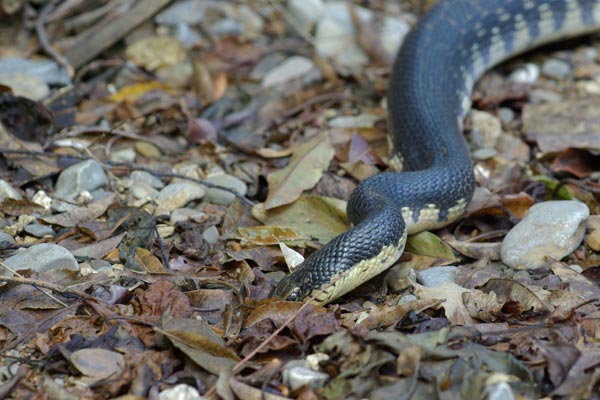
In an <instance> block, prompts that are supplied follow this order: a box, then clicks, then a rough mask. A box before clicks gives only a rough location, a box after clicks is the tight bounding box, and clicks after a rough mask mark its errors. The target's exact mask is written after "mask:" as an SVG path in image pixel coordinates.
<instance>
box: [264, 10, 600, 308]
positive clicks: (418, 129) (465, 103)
mask: <svg viewBox="0 0 600 400" xmlns="http://www.w3.org/2000/svg"><path fill="white" fill-rule="evenodd" d="M599 28H600V0H446V1H441V2H438V3H437V4H436V5H434V6H433V7H432V8H431V9H430V10H429V12H427V13H426V14H425V15H424V16H423V17H422V18H420V19H419V21H418V22H417V24H416V25H415V26H414V27H413V28H412V29H411V30H410V32H409V33H408V34H407V35H406V37H405V38H404V40H403V42H402V44H401V45H400V48H399V50H398V52H397V55H396V58H395V61H394V63H393V65H392V69H391V73H390V77H389V85H388V93H387V104H388V142H389V144H390V147H391V149H390V158H389V165H390V167H391V169H392V170H390V171H387V172H382V173H379V174H376V175H374V176H371V177H369V178H367V179H365V180H364V181H362V182H361V183H360V184H359V185H358V186H357V187H356V188H355V189H354V191H353V192H352V193H351V194H350V196H349V199H348V203H347V216H348V219H349V221H350V223H351V225H352V228H351V229H350V230H347V231H346V232H344V233H342V234H341V235H339V236H336V237H334V238H333V239H332V240H331V241H330V242H329V243H327V244H325V245H324V246H323V247H321V248H320V249H319V250H317V251H316V252H314V253H313V254H311V255H310V256H309V257H308V258H306V259H305V260H304V261H303V262H302V263H301V264H300V265H299V266H297V267H296V268H295V269H294V270H293V271H292V272H291V273H290V274H288V275H286V276H284V277H283V278H282V279H281V280H280V281H279V282H278V283H277V285H276V286H275V288H274V290H273V293H272V296H273V297H277V298H282V299H287V300H291V301H307V300H308V301H311V302H312V303H315V304H322V305H323V304H327V303H329V302H331V301H334V300H336V299H337V298H339V297H340V296H342V295H344V294H346V293H348V292H350V291H351V290H353V289H355V288H356V287H358V286H359V285H361V284H363V283H364V282H366V281H368V280H370V279H372V278H373V277H375V276H377V275H379V274H381V273H382V272H383V271H385V270H387V269H388V268H389V267H391V266H392V265H393V264H394V263H396V261H398V259H399V258H400V256H401V255H402V252H403V251H404V247H405V244H406V239H407V235H410V234H413V233H416V232H420V231H423V230H432V229H436V228H440V227H443V226H445V225H448V224H450V223H452V222H454V221H456V220H457V219H459V218H460V217H461V216H462V215H463V214H464V213H465V210H466V207H467V205H468V204H469V202H470V200H471V198H472V196H473V192H474V189H475V177H474V171H473V163H472V161H471V158H470V152H469V148H468V146H467V143H466V141H465V139H464V137H463V135H462V130H463V124H464V119H465V117H466V116H467V114H468V112H469V111H470V109H471V93H472V90H473V87H474V85H475V83H476V82H477V81H478V79H479V78H480V77H481V76H482V75H483V74H484V73H485V72H486V71H487V70H488V69H490V68H492V67H493V66H495V65H497V64H499V63H500V62H502V61H505V60H507V59H509V58H512V57H514V56H516V55H518V54H520V53H523V52H525V51H528V50H530V49H533V48H535V47H538V46H540V45H543V44H547V43H550V42H554V41H557V40H562V39H566V38H569V37H574V36H578V35H582V34H586V33H590V32H593V31H595V30H597V29H599Z"/></svg>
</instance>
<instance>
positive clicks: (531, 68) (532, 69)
mask: <svg viewBox="0 0 600 400" xmlns="http://www.w3.org/2000/svg"><path fill="white" fill-rule="evenodd" d="M539 77H540V67H538V66H537V65H536V64H533V63H527V64H525V65H523V66H522V67H520V68H517V69H516V70H514V71H513V72H512V73H511V74H510V76H509V77H508V80H510V81H511V82H515V83H525V84H530V83H534V82H535V81H537V80H538V78H539Z"/></svg>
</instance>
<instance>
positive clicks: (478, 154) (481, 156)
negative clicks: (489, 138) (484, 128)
mask: <svg viewBox="0 0 600 400" xmlns="http://www.w3.org/2000/svg"><path fill="white" fill-rule="evenodd" d="M496 154H498V152H497V151H496V150H495V149H492V148H489V147H484V148H482V149H477V150H475V151H474V152H473V153H471V157H473V159H474V160H478V161H481V160H489V159H490V158H493V157H495V156H496Z"/></svg>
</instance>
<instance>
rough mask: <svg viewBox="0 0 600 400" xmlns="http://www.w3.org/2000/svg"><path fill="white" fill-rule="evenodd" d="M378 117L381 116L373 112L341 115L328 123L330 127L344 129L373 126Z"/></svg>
mask: <svg viewBox="0 0 600 400" xmlns="http://www.w3.org/2000/svg"><path fill="white" fill-rule="evenodd" d="M380 119H381V117H379V116H377V115H374V114H360V115H342V116H339V117H335V118H333V119H331V120H330V121H329V122H328V125H329V126H330V127H332V128H344V129H349V128H354V129H358V128H373V127H374V126H375V123H376V122H377V121H379V120H380Z"/></svg>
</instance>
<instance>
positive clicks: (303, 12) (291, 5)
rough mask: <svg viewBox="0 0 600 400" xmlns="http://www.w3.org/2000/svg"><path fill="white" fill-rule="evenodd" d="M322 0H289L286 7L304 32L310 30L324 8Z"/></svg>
mask: <svg viewBox="0 0 600 400" xmlns="http://www.w3.org/2000/svg"><path fill="white" fill-rule="evenodd" d="M324 7H325V6H324V4H323V0H289V1H288V3H287V8H288V10H289V11H290V14H291V15H293V16H294V17H295V19H296V21H297V24H298V25H299V28H302V29H303V30H304V32H310V31H311V30H312V28H313V26H314V24H315V23H316V22H317V20H318V19H319V17H320V16H321V13H322V12H323V8H324Z"/></svg>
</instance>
